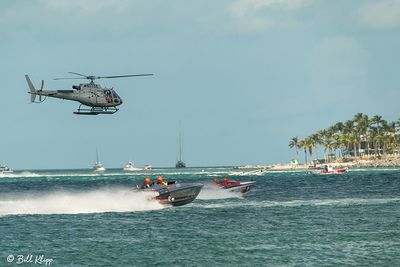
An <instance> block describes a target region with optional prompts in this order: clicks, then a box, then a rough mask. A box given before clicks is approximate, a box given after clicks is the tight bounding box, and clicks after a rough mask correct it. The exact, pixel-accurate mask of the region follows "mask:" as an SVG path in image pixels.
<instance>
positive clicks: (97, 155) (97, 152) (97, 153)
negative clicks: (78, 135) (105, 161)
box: [96, 147, 99, 163]
mask: <svg viewBox="0 0 400 267" xmlns="http://www.w3.org/2000/svg"><path fill="white" fill-rule="evenodd" d="M96 163H99V151H97V147H96Z"/></svg>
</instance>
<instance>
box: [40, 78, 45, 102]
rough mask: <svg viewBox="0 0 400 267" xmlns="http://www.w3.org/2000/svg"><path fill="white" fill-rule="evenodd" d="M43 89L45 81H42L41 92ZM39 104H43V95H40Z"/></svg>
mask: <svg viewBox="0 0 400 267" xmlns="http://www.w3.org/2000/svg"><path fill="white" fill-rule="evenodd" d="M43 87H44V80H42V85H41V86H40V90H39V92H42V91H43ZM39 102H42V94H39Z"/></svg>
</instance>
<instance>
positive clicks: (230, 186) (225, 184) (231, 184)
mask: <svg viewBox="0 0 400 267" xmlns="http://www.w3.org/2000/svg"><path fill="white" fill-rule="evenodd" d="M213 183H214V184H216V185H217V186H219V187H220V188H221V189H224V190H227V191H232V192H239V193H242V194H245V193H247V192H249V191H250V189H251V187H252V186H254V185H255V183H256V181H249V182H237V181H228V178H223V179H222V181H221V182H219V181H218V179H217V178H214V180H213Z"/></svg>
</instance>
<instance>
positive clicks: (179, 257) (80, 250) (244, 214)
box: [0, 168, 400, 266]
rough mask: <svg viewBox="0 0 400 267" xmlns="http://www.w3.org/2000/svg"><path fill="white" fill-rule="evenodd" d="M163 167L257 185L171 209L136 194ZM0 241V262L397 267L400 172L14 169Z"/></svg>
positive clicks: (190, 177) (5, 185)
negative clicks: (26, 170) (138, 188)
mask: <svg viewBox="0 0 400 267" xmlns="http://www.w3.org/2000/svg"><path fill="white" fill-rule="evenodd" d="M159 175H162V176H163V177H164V178H166V179H171V180H178V181H180V182H200V183H203V184H206V185H208V184H210V183H211V180H212V179H213V178H214V177H217V178H219V179H222V177H228V178H229V179H232V180H237V181H249V180H255V181H257V183H256V186H255V187H254V188H253V190H252V191H251V192H249V193H248V194H247V195H245V196H241V195H238V194H235V193H229V192H224V191H222V190H215V189H212V188H209V187H207V186H206V187H205V188H204V189H203V190H202V192H201V193H200V195H199V196H198V198H197V199H196V200H195V201H194V202H192V203H191V204H188V205H185V206H182V207H166V206H163V205H161V204H159V203H158V202H156V201H154V200H152V198H151V195H150V196H149V195H148V194H144V193H138V192H136V191H135V190H133V189H134V188H135V186H136V185H137V184H141V183H142V181H143V179H144V178H145V177H151V178H153V179H154V178H156V177H158V176H159ZM0 237H1V238H0V266H40V265H42V266H44V265H45V264H47V266H49V265H50V266H304V265H307V266H400V169H365V170H350V172H348V173H346V174H343V175H329V176H322V175H306V174H305V173H304V172H296V171H290V172H267V173H263V174H261V175H256V174H255V173H251V172H248V173H240V175H239V173H237V172H235V171H234V170H232V169H229V168H203V169H199V168H195V169H190V168H188V169H184V170H173V169H156V170H152V171H151V172H137V173H124V172H122V171H120V170H111V171H107V172H106V173H104V174H103V175H98V174H94V173H93V172H91V171H89V170H58V171H31V172H15V173H14V174H12V175H9V176H0ZM46 259H47V260H48V261H45V260H46ZM35 260H36V261H37V262H35ZM40 263H41V264H40Z"/></svg>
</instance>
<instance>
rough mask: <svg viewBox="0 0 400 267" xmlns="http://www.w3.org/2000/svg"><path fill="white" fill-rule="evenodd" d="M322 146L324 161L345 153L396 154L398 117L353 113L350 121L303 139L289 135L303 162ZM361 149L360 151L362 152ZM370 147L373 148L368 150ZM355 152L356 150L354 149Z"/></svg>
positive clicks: (399, 136) (399, 140)
mask: <svg viewBox="0 0 400 267" xmlns="http://www.w3.org/2000/svg"><path fill="white" fill-rule="evenodd" d="M319 146H322V148H323V149H324V152H325V160H327V161H328V160H331V158H330V156H331V155H333V154H334V155H335V156H336V155H337V153H338V155H339V157H345V156H347V155H350V156H353V157H355V158H356V157H358V156H360V157H361V156H364V155H366V156H367V157H370V156H374V157H376V156H380V155H382V154H383V155H388V154H392V155H393V154H394V155H400V118H399V119H397V120H396V121H395V122H387V121H386V120H384V119H382V116H380V115H374V116H373V117H371V118H369V117H368V115H366V114H363V113H357V114H355V115H354V116H353V119H352V120H347V121H346V122H344V123H343V122H337V123H335V124H334V125H333V126H331V127H328V128H326V129H323V130H319V131H317V132H315V133H313V134H311V135H309V136H307V137H305V138H304V139H303V140H301V141H300V140H299V138H298V137H297V136H296V137H293V138H292V139H291V140H290V142H289V147H291V148H293V147H295V148H296V154H298V151H297V149H299V148H303V149H304V157H305V162H306V163H308V160H307V152H308V154H309V156H310V160H311V159H312V156H313V152H314V151H315V153H316V158H317V159H318V150H319V149H318V148H319ZM362 149H364V153H362ZM372 149H373V150H372ZM357 151H358V152H357Z"/></svg>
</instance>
